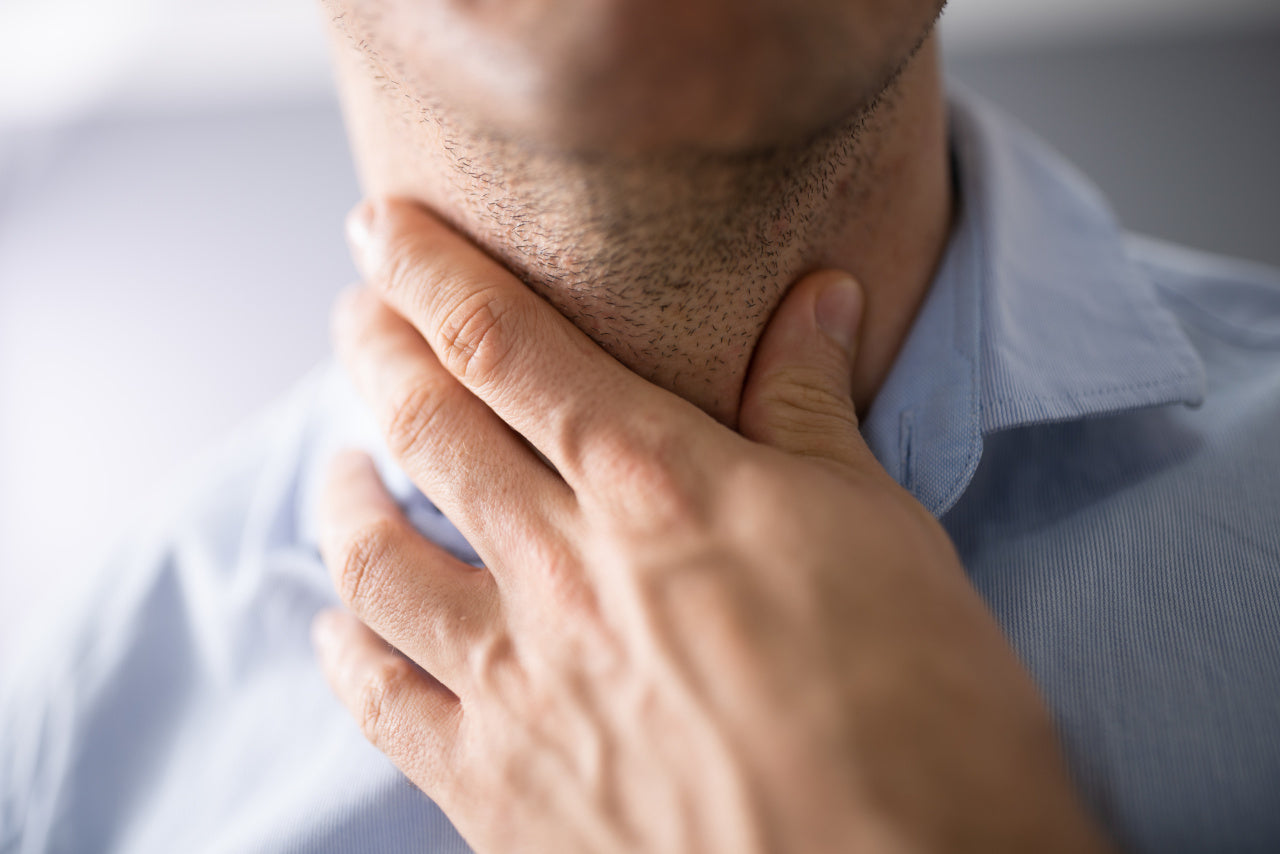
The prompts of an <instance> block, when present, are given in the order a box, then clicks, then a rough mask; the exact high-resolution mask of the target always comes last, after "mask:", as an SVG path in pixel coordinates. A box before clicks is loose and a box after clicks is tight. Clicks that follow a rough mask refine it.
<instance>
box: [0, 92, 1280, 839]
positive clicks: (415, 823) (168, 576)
mask: <svg viewBox="0 0 1280 854" xmlns="http://www.w3.org/2000/svg"><path fill="white" fill-rule="evenodd" d="M952 148H953V153H954V163H955V167H956V175H957V184H958V187H959V191H960V202H961V203H960V213H959V218H958V221H957V224H956V228H955V231H954V234H953V237H952V239H951V243H950V246H949V248H948V250H947V253H946V256H945V259H944V261H943V264H942V266H941V269H940V271H939V273H938V275H937V278H936V281H935V282H934V285H933V288H932V289H931V291H930V295H929V296H928V298H927V300H926V302H925V304H924V306H923V308H922V310H921V312H920V315H919V317H918V319H917V321H916V323H915V325H914V327H913V329H912V331H911V333H910V336H909V339H908V341H907V343H906V345H905V348H904V349H903V351H902V353H901V355H900V357H899V359H898V361H897V363H896V364H895V366H894V368H893V371H892V373H891V375H890V377H889V379H888V380H887V382H886V384H885V386H884V389H883V391H882V392H881V394H880V395H879V397H878V398H877V400H876V402H875V404H874V406H873V408H872V410H871V412H870V413H869V415H868V417H867V419H866V422H865V424H864V425H863V431H864V434H865V436H866V438H867V440H868V442H869V443H870V445H871V447H872V449H873V450H874V451H875V453H876V455H877V457H878V458H879V459H880V461H881V462H882V463H883V464H884V466H885V467H886V468H887V469H888V471H889V472H890V473H891V474H893V475H894V476H895V477H896V478H897V479H898V480H899V481H900V482H901V483H902V484H903V485H904V486H906V487H907V488H908V489H909V490H911V492H912V493H913V494H914V495H915V496H916V497H917V498H918V499H919V500H920V501H921V502H922V503H923V504H924V505H925V506H926V507H928V508H929V509H930V510H931V511H933V512H934V513H935V514H936V515H938V516H939V517H941V518H942V520H943V523H944V524H945V525H946V527H947V529H948V530H949V531H950V533H951V535H952V537H953V538H954V540H955V542H956V544H957V546H958V548H959V551H960V554H961V556H962V558H963V560H964V562H965V566H966V567H967V569H968V571H969V573H970V575H971V577H972V579H973V583H974V584H975V585H976V586H977V588H978V589H979V590H980V591H981V593H982V594H983V596H984V597H985V598H986V600H987V601H988V602H989V603H990V607H991V609H992V611H993V612H994V613H995V615H996V617H997V618H998V619H999V621H1000V623H1001V624H1002V625H1003V627H1004V629H1005V631H1006V633H1007V635H1008V637H1009V640H1010V641H1011V642H1012V644H1013V646H1014V647H1015V648H1016V650H1017V651H1018V653H1019V654H1020V655H1021V657H1022V659H1023V660H1024V661H1025V662H1026V665H1027V667H1028V668H1029V669H1030V671H1031V673H1032V674H1033V675H1034V676H1035V678H1036V680H1037V681H1038V683H1039V684H1040V686H1041V688H1042V690H1043V692H1044V695H1045V697H1046V699H1047V700H1048V703H1049V706H1050V708H1051V709H1052V711H1053V714H1054V716H1055V719H1056V721H1057V724H1058V727H1059V730H1060V732H1061V735H1062V739H1063V743H1064V745H1065V747H1066V751H1067V754H1068V756H1069V759H1070V761H1071V765H1072V768H1073V769H1074V771H1075V773H1076V775H1077V778H1078V781H1079V785H1080V788H1081V791H1082V792H1083V793H1084V795H1085V797H1086V799H1087V801H1088V802H1089V803H1090V804H1091V805H1092V807H1093V808H1094V809H1095V810H1096V812H1097V814H1098V815H1099V816H1100V817H1101V819H1102V820H1103V821H1104V823H1105V824H1106V826H1107V827H1108V828H1109V829H1110V830H1111V831H1112V833H1113V834H1114V835H1115V836H1116V837H1117V839H1118V840H1119V841H1120V843H1121V844H1122V845H1124V846H1125V847H1127V848H1130V849H1132V850H1135V851H1150V852H1176V851H1214V852H1227V851H1278V850H1280V278H1278V277H1277V276H1276V275H1275V274H1274V273H1272V272H1269V271H1266V270H1263V269H1260V268H1257V267H1252V266H1249V265H1245V264H1239V263H1232V262H1228V261H1223V260H1219V259H1215V258H1209V257H1206V256H1203V255H1199V254H1194V253H1190V252H1187V251H1183V250H1179V249H1174V248H1171V247H1166V246H1160V245H1157V244H1154V243H1151V242H1147V241H1136V240H1132V239H1129V238H1127V237H1126V236H1125V235H1123V234H1122V233H1121V232H1120V231H1119V229H1118V228H1117V226H1116V224H1115V222H1114V220H1113V218H1112V216H1111V214H1110V213H1109V212H1108V210H1107V208H1106V206H1105V204H1104V203H1103V201H1102V200H1101V199H1100V197H1099V196H1098V194H1097V192H1096V191H1095V190H1093V189H1092V188H1091V187H1090V186H1089V185H1088V184H1087V183H1086V182H1085V181H1084V180H1083V179H1082V178H1081V177H1080V176H1079V175H1077V174H1076V173H1075V172H1074V171H1073V170H1072V169H1071V167H1069V166H1068V165H1066V164H1065V163H1063V162H1062V161H1061V160H1060V159H1059V158H1058V157H1057V156H1056V155H1054V154H1053V153H1052V152H1051V151H1049V150H1047V149H1046V148H1045V147H1043V146H1042V145H1041V144H1040V143H1038V142H1037V141H1036V140H1034V139H1032V138H1031V137H1030V136H1029V135H1028V134H1027V133H1026V132H1025V131H1023V130H1022V129H1020V128H1019V127H1018V126H1016V125H1015V124H1014V123H1012V122H1011V121H1010V120H1008V119H1006V118H1004V117H1002V116H1000V115H998V114H996V113H995V112H993V111H992V110H991V109H990V108H989V107H986V106H984V105H982V104H981V102H979V101H977V100H976V99H973V98H963V99H960V100H958V101H957V102H956V106H955V107H954V109H953V115H952ZM351 444H355V445H362V446H364V447H366V448H369V449H371V450H374V451H375V452H376V454H377V455H379V457H380V459H381V460H382V464H383V469H384V473H385V474H386V476H387V478H388V481H389V485H390V486H391V488H392V490H393V492H395V493H396V495H397V496H398V498H399V499H400V500H401V501H402V502H403V503H404V504H405V506H406V507H407V508H408V509H409V512H410V514H411V516H412V518H413V519H414V520H415V522H416V523H417V524H418V525H419V527H420V528H421V529H422V530H423V531H424V532H425V533H426V534H428V535H429V536H431V537H433V538H435V539H437V540H439V541H441V542H443V543H445V544H446V545H447V546H449V547H450V548H452V549H454V550H455V551H456V552H458V553H459V554H461V555H463V556H464V557H468V558H473V557H474V556H473V555H472V554H471V553H470V550H469V548H468V547H467V545H466V543H465V542H463V541H462V539H461V537H459V536H458V534H457V532H456V531H454V530H453V529H452V528H451V527H450V526H449V525H448V523H447V522H446V521H445V520H444V519H443V517H441V516H440V515H439V513H437V512H436V511H435V510H434V509H433V508H432V507H431V506H430V505H429V504H428V503H427V502H426V501H425V499H423V498H422V496H421V495H420V494H418V493H417V491H416V490H415V489H413V487H412V485H411V484H409V483H408V481H407V480H406V479H405V477H404V476H403V474H401V473H399V472H398V471H396V470H395V469H394V467H393V466H391V465H390V464H389V463H388V462H387V460H386V456H385V452H383V451H381V443H380V441H379V439H378V436H377V433H376V431H375V430H374V429H373V427H372V425H371V423H370V422H369V420H368V418H367V416H366V415H364V414H363V410H362V408H361V406H360V404H359V403H358V402H356V400H355V397H354V395H353V393H352V392H351V390H350V389H349V387H348V386H347V385H346V383H345V381H344V380H343V379H342V377H341V376H340V375H339V374H338V373H337V372H336V371H335V370H333V369H332V368H329V367H326V368H324V369H322V370H320V371H318V372H317V373H316V374H315V375H314V376H313V377H311V378H310V379H309V380H307V381H306V382H304V383H303V384H302V385H301V387H300V388H299V389H298V390H297V391H296V392H295V393H294V394H293V395H292V396H291V397H290V398H289V399H288V400H287V401H285V402H284V403H283V404H282V405H281V406H279V407H278V408H277V409H276V410H275V411H274V412H272V413H271V414H270V416H269V417H267V418H265V419H263V420H262V421H261V422H260V423H258V424H257V425H256V426H254V427H253V428H252V429H250V430H248V431H246V432H245V433H243V434H242V435H240V436H239V437H238V438H237V439H236V440H235V441H233V442H232V443H231V444H230V445H229V447H228V448H227V449H226V451H225V453H223V454H222V455H221V456H220V457H218V458H217V459H216V460H213V461H211V462H210V464H209V465H208V467H207V470H206V471H205V472H204V473H203V475H202V476H201V477H200V478H199V479H197V481H196V484H197V485H196V487H195V489H194V490H193V491H192V493H191V495H189V496H187V497H185V498H183V499H182V500H180V501H175V502H174V503H173V505H172V507H171V508H170V510H169V511H168V512H167V513H165V514H164V517H163V518H158V519H157V520H156V521H155V524H154V526H153V527H154V530H151V531H148V532H140V534H139V536H138V537H136V538H135V539H134V540H133V543H134V545H133V546H132V547H131V548H130V549H127V550H126V551H125V552H123V553H121V554H120V555H119V556H118V557H117V559H116V560H114V561H113V562H112V563H111V564H110V565H109V566H107V567H105V569H104V571H103V573H102V574H101V575H100V583H99V585H98V587H97V588H96V589H95V591H94V594H93V596H92V597H91V598H90V599H89V601H87V602H85V604H84V606H83V608H82V609H81V610H80V611H79V612H78V613H77V614H76V616H75V618H74V619H73V620H72V621H70V622H69V623H68V624H67V625H60V626H52V627H50V628H49V630H48V632H47V637H42V638H35V639H31V640H29V641H28V642H27V643H26V644H25V645H24V646H23V653H24V654H23V655H22V656H21V658H22V659H23V666H22V668H21V669H20V670H19V672H16V673H10V674H5V676H6V687H5V689H4V693H3V695H0V852H4V854H11V852H37V851H94V852H97V851H128V852H165V854H169V852H175V851H182V852H199V851H211V852H221V851H233V852H256V851H262V852H294V851H296V852H304V851H305V852H320V851H324V852H352V851H463V850H465V849H466V846H465V845H464V843H463V842H462V841H461V839H460V838H459V837H458V836H457V834H456V833H455V832H454V830H453V829H452V828H451V826H450V825H449V822H448V821H447V820H446V819H445V817H444V816H443V815H442V814H441V813H440V811H439V810H438V809H437V808H436V807H435V806H434V805H433V804H432V803H431V802H430V801H429V800H427V798H426V797H425V796H423V795H422V794H421V793H420V792H419V791H418V790H417V789H415V788H414V787H413V786H412V785H411V784H410V783H409V782H408V781H407V780H406V779H405V778H404V777H402V776H401V775H400V773H399V772H398V771H397V770H396V769H395V768H394V766H392V765H391V763H390V762H389V761H388V760H387V759H385V758H384V757H383V756H382V755H381V754H379V753H378V752H377V751H376V750H374V749H373V748H372V747H370V746H369V745H368V744H367V743H366V742H365V741H364V739H363V738H362V737H361V735H360V733H359V731H358V729H357V727H356V725H355V724H354V723H353V722H352V721H351V719H350V718H349V717H348V715H347V713H346V712H345V711H344V710H343V709H342V708H341V707H340V706H339V705H338V703H337V701H336V700H335V699H334V698H333V697H332V696H331V694H330V692H329V689H328V688H327V686H326V685H325V683H324V681H323V679H322V678H321V676H320V674H319V672H318V670H317V668H316V664H315V661H314V659H313V656H312V651H311V646H310V643H309V640H308V625H309V623H310V620H311V617H312V615H313V614H314V613H315V612H316V610H317V609H318V608H320V607H322V606H326V605H331V604H333V603H334V602H335V598H334V593H333V591H332V589H331V586H330V583H329V580H328V575H327V573H326V572H325V569H324V567H323V566H322V565H321V563H320V560H319V557H318V555H317V551H316V545H315V544H316V530H315V504H316V496H317V493H318V490H319V487H320V483H321V480H322V477H323V473H324V470H325V466H326V464H327V462H328V460H329V458H330V456H331V455H332V454H333V452H334V451H335V450H337V449H338V448H340V447H343V446H347V445H351ZM975 761H981V757H980V756H978V757H975ZM653 820H654V821H662V820H663V819H662V817H661V816H654V817H653Z"/></svg>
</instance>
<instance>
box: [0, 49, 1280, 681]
mask: <svg viewBox="0 0 1280 854" xmlns="http://www.w3.org/2000/svg"><path fill="white" fill-rule="evenodd" d="M1013 43H1015V44H1016V43H1018V41H1017V40H1013ZM948 64H949V67H950V68H951V70H952V72H953V73H954V75H955V77H956V78H957V79H959V80H962V81H964V82H965V83H966V84H968V85H969V86H971V87H972V88H974V89H976V90H978V91H980V92H982V93H985V94H986V95H987V96H989V97H990V98H992V99H994V100H995V101H996V102H998V103H1000V104H1003V105H1005V106H1006V107H1008V109H1009V110H1010V111H1012V112H1013V113H1015V114H1016V115H1018V116H1020V117H1021V118H1022V119H1023V120H1024V121H1025V122H1027V123H1028V124H1029V125H1031V126H1032V127H1033V128H1035V129H1036V130H1038V131H1040V132H1041V133H1042V134H1043V135H1044V136H1046V137H1048V138H1049V139H1050V140H1051V141H1052V142H1054V143H1055V144H1056V145H1057V146H1059V147H1060V148H1061V149H1062V150H1063V151H1064V152H1065V153H1066V154H1067V155H1068V156H1069V157H1070V158H1072V159H1074V160H1075V161H1076V162H1077V163H1078V164H1079V165H1080V166H1081V167H1082V168H1083V169H1084V170H1085V171H1086V172H1088V173H1089V174H1091V175H1092V176H1093V177H1094V178H1095V179H1096V180H1097V181H1098V182H1099V183H1100V184H1101V185H1102V187H1103V188H1104V189H1105V190H1106V192H1107V193H1108V194H1109V195H1110V196H1111V198H1112V199H1113V201H1114V203H1115V206H1116V207H1117V209H1118V211H1119V213H1120V215H1121V217H1122V219H1123V221H1124V222H1125V223H1127V224H1128V225H1129V226H1130V227H1132V228H1135V229H1138V230H1141V231H1146V232H1149V233H1153V234H1156V235H1160V236H1163V237H1168V238H1170V239H1175V240H1179V241H1184V242H1186V243H1190V244H1192V245H1194V246H1197V247H1201V248H1206V249H1211V250H1216V251H1221V252H1225V253H1231V254H1238V255H1243V256H1246V257H1249V258H1253V259H1255V260H1259V261H1264V262H1269V263H1272V264H1280V229H1278V228H1277V222H1278V221H1280V167H1278V166H1277V162H1276V158H1277V152H1280V109H1278V107H1277V105H1278V103H1280V29H1278V28H1276V27H1274V26H1265V27H1251V28H1249V29H1248V30H1247V31H1240V30H1236V31H1234V32H1232V31H1231V30H1230V29H1229V28H1228V29H1209V30H1206V31H1203V32H1188V31H1187V30H1185V29H1183V30H1181V31H1178V32H1172V33H1164V34H1149V35H1145V36H1141V37H1133V36H1132V35H1130V36H1126V37H1125V38H1110V37H1107V36H1106V35H1105V34H1104V35H1103V36H1102V37H1097V36H1093V37H1090V38H1088V39H1083V40H1081V39H1074V40H1067V41H1065V42H1061V43H1043V42H1041V43H1037V45H1036V46H1034V47H1023V48H1021V49H1018V48H1011V47H1008V46H1001V45H995V46H991V45H985V46H981V47H980V48H973V47H968V48H962V49H956V50H951V51H949V55H948ZM5 85H14V81H5V80H3V78H0V88H2V87H3V86H5ZM356 198H357V190H356V186H355V181H354V178H353V175H352V172H351V167H350V163H349V160H348V155H347V151H346V145H345V140H344V137H343V131H342V128H341V125H340V121H339V117H338V115H337V110H336V106H335V104H334V101H333V99H332V97H331V96H330V95H328V94H326V89H325V86H324V81H323V80H320V81H319V82H318V83H317V85H316V86H314V87H313V88H312V89H310V90H307V91H303V92H300V93H294V94H289V95H287V97H286V96H283V95H279V96H278V95H272V96H270V97H266V98H263V97H256V98H234V97H233V98H220V99H219V98H214V99H209V100H207V101H204V102H200V103H196V104H192V103H183V104H181V105H178V106H174V105H171V104H170V105H166V104H162V103H147V102H140V103H134V104H129V105H125V106H121V105H120V104H102V105H98V106H93V105H92V104H91V105H90V106H89V107H88V108H81V109H78V110H77V111H75V112H74V113H73V114H63V115H60V116H58V117H57V118H56V119H55V120H48V121H44V122H33V121H26V120H24V121H12V122H9V123H8V124H0V658H2V657H3V656H4V655H5V653H6V650H5V648H4V642H5V640H6V639H7V638H8V637H10V636H11V634H12V632H13V630H14V627H15V625H17V624H19V623H21V621H22V620H24V619H41V618H40V617H32V616H31V615H32V614H40V613H43V612H42V611H41V609H40V607H37V606H41V607H45V608H57V607H58V606H59V605H60V604H61V602H62V600H63V599H64V598H65V596H66V594H67V592H68V591H71V590H74V589H75V587H76V585H77V584H78V583H79V579H80V577H81V573H83V572H84V571H85V569H86V568H89V567H92V566H93V565H94V564H95V563H97V562H98V561H99V560H100V559H101V558H102V556H103V555H104V554H105V553H106V552H107V551H108V550H109V549H110V548H111V545H112V543H113V542H115V541H116V539H117V538H118V537H119V534H120V532H121V531H122V530H127V529H128V528H129V527H130V526H131V525H133V524H135V523H136V522H137V521H139V520H141V519H145V518H146V517H147V515H148V510H147V507H148V500H150V499H149V498H148V496H154V495H157V494H163V492H164V488H165V484H167V483H173V482H176V481H179V480H181V478H182V476H183V475H182V472H183V470H184V466H185V465H186V464H187V463H188V462H189V461H190V460H191V459H192V458H193V457H194V456H195V455H197V454H198V453H199V452H200V450H201V449H202V448H205V447H207V446H209V445H211V444H213V443H216V442H218V441H220V440H221V439H222V437H224V436H225V435H226V434H227V433H228V431H230V430H231V429H232V428H233V426H234V425H235V424H237V423H239V422H241V421H242V420H244V419H245V418H247V417H248V416H249V415H250V414H252V413H254V412H256V411H258V410H259V409H261V408H262V407H263V406H265V405H266V404H267V403H268V402H269V401H271V400H272V399H274V398H276V397H278V396H279V395H280V394H281V393H282V392H283V391H284V390H285V389H287V388H288V387H289V386H290V385H291V384H292V383H293V382H294V381H296V379H297V378H298V377H299V376H301V375H302V374H303V373H304V372H305V371H306V370H307V369H308V368H309V367H310V366H311V365H313V364H315V363H316V362H317V361H319V360H320V359H322V358H324V357H325V354H326V352H327V349H328V344H327V331H326V326H327V324H326V315H327V311H328V304H329V301H330V300H331V299H332V297H333V295H334V294H335V293H336V292H337V290H338V289H339V288H340V287H341V286H342V285H343V284H345V283H346V282H348V281H350V280H351V278H352V276H353V272H352V270H351V267H350V265H349V262H348V260H347V256H346V249H345V246H344V245H343V242H342V239H341V221H342V217H343V215H344V213H345V212H346V210H347V209H348V207H349V206H350V205H351V204H353V203H354V202H355V201H356ZM14 654H17V652H16V651H15V652H14Z"/></svg>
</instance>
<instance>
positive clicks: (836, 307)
mask: <svg viewBox="0 0 1280 854" xmlns="http://www.w3.org/2000/svg"><path fill="white" fill-rule="evenodd" d="M814 287H815V288H816V290H817V294H816V296H815V298H814V301H813V315H814V322H815V323H816V324H817V327H818V329H820V330H821V331H822V333H823V334H824V335H826V336H827V337H828V338H829V339H831V341H832V342H834V343H835V344H836V346H838V347H839V348H840V349H841V350H843V351H844V353H845V355H846V356H848V357H849V358H850V359H852V358H853V357H854V356H855V355H856V353H857V346H858V331H859V328H860V326H861V323H862V303H863V294H862V286H861V285H860V284H859V283H858V281H857V280H856V279H854V278H853V277H852V276H850V275H849V274H848V273H844V272H841V271H824V272H823V273H822V274H821V278H820V280H819V281H818V282H817V284H816V285H815V286H814Z"/></svg>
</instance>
